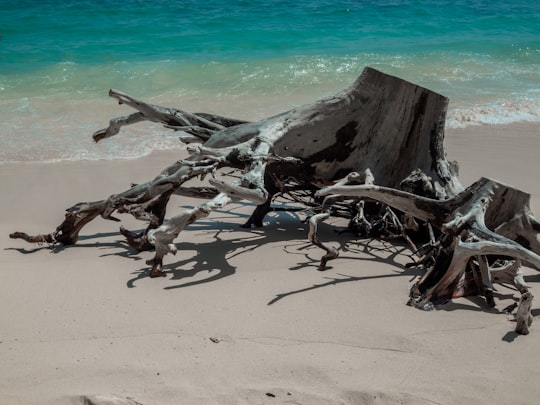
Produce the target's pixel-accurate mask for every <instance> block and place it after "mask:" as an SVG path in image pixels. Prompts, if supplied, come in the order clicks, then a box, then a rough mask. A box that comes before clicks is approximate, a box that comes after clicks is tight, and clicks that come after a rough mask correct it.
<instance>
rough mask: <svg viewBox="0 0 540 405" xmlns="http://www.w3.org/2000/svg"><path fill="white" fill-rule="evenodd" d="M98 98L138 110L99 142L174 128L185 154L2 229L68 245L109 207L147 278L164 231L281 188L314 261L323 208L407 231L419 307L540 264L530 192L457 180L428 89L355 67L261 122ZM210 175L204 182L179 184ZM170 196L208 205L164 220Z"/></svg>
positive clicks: (376, 228)
mask: <svg viewBox="0 0 540 405" xmlns="http://www.w3.org/2000/svg"><path fill="white" fill-rule="evenodd" d="M109 95H110V96H111V97H113V98H116V99H117V100H118V101H119V103H121V104H127V105H129V106H130V107H132V108H134V109H135V110H136V112H135V113H133V114H131V115H129V116H126V117H120V118H116V119H113V120H111V121H110V124H109V126H108V127H107V128H105V129H103V130H100V131H97V132H96V133H95V134H94V135H93V137H94V140H95V141H96V142H98V141H102V140H103V139H105V138H109V137H112V136H114V135H116V134H118V132H119V131H120V129H121V127H122V126H124V125H129V124H134V123H137V122H140V121H143V120H150V121H155V122H160V123H162V124H163V125H164V126H165V127H167V128H170V129H173V130H177V131H181V134H182V135H181V136H180V139H181V140H183V141H184V142H186V143H189V145H188V151H189V152H190V155H191V156H190V157H189V158H188V159H186V160H182V161H178V162H175V163H173V164H172V165H171V166H169V167H167V168H166V169H165V170H163V172H162V173H160V174H159V175H158V176H157V177H155V178H154V179H153V180H150V181H148V182H146V183H143V184H139V185H135V186H133V187H131V188H129V189H128V190H126V191H124V192H121V193H119V194H115V195H112V196H109V197H108V198H106V199H105V200H102V201H98V202H93V203H79V204H76V205H74V206H73V207H71V208H69V209H68V210H67V212H66V219H65V220H64V222H62V223H61V224H60V225H59V226H58V227H57V229H56V230H55V231H54V232H52V233H49V234H44V235H36V236H29V235H27V234H26V233H23V232H15V233H13V234H11V237H12V238H20V239H24V240H26V241H28V242H32V243H39V242H46V243H50V244H54V243H63V244H73V243H75V242H76V241H77V238H78V234H79V232H80V231H81V229H82V228H83V227H84V226H85V225H86V224H87V223H88V222H90V221H91V220H93V219H94V218H95V217H97V216H98V215H100V216H102V217H104V218H106V219H111V220H117V219H116V218H114V217H113V216H112V215H113V213H114V212H128V213H131V214H132V215H134V216H135V217H136V218H138V219H141V220H144V221H146V222H147V223H148V228H147V230H146V231H145V232H143V233H140V234H136V233H133V232H130V231H128V230H125V229H123V228H122V234H123V235H125V236H126V237H127V239H128V242H129V243H130V244H131V245H132V246H134V247H136V248H137V249H139V250H145V249H155V252H156V253H155V256H154V258H153V259H152V260H151V261H150V262H149V263H150V264H151V265H152V268H151V271H150V273H149V274H150V276H151V277H157V276H161V275H164V272H163V270H162V263H163V258H164V256H165V255H166V254H167V253H173V254H174V253H176V247H175V245H174V240H175V239H176V238H177V237H178V235H179V234H180V232H181V231H182V230H183V229H184V228H185V227H186V226H188V225H189V224H191V223H193V222H194V221H196V220H197V219H199V218H202V217H206V216H208V215H210V214H211V212H212V211H213V210H214V209H216V208H222V207H224V206H225V205H227V204H229V203H231V202H235V201H238V200H247V201H251V202H252V203H254V204H255V205H256V206H257V208H256V209H255V211H254V213H253V215H252V216H251V218H250V219H249V220H248V222H247V223H246V225H245V226H246V227H251V226H262V223H263V219H264V216H265V215H266V213H267V212H269V211H271V210H272V200H273V199H274V198H275V197H276V196H287V198H289V199H290V200H291V201H295V202H296V203H300V204H301V205H302V206H304V207H305V208H306V209H309V210H311V211H313V212H315V215H314V216H313V217H312V218H311V220H310V232H309V235H308V237H309V240H310V241H311V242H312V243H314V244H315V245H317V246H319V247H321V248H322V249H324V250H325V251H326V255H325V256H324V257H323V259H322V260H321V266H320V270H324V269H325V266H326V262H327V261H328V260H331V259H335V258H336V257H337V256H338V251H337V250H336V249H334V248H331V247H327V246H325V244H324V243H323V242H321V241H320V240H319V238H318V237H317V226H318V224H319V223H320V222H321V221H324V220H325V219H327V218H329V217H331V216H341V217H346V218H349V219H350V223H349V228H350V229H351V230H352V231H353V232H355V233H356V234H364V235H366V236H370V237H390V238H396V237H400V238H403V239H404V240H405V241H407V243H409V245H410V246H411V248H412V249H413V250H415V251H417V253H418V255H419V259H418V261H417V262H416V263H415V265H418V266H423V267H424V268H426V273H425V275H424V276H423V277H422V279H421V280H420V281H419V282H418V283H417V284H416V285H415V286H414V287H413V289H412V291H411V300H410V303H411V304H412V305H415V306H418V307H423V308H426V307H429V306H431V305H433V304H434V303H439V302H444V301H445V300H448V299H450V298H452V297H455V296H459V295H464V294H470V293H475V294H483V295H484V296H485V297H486V300H487V302H488V305H489V306H493V305H495V303H494V301H493V293H492V292H493V286H492V283H493V282H497V281H499V282H500V281H502V280H504V282H507V281H508V280H511V281H512V282H513V283H514V284H515V285H516V287H517V288H518V289H519V291H520V292H521V293H523V294H526V293H527V292H528V287H527V286H526V284H525V282H524V280H523V278H522V276H521V272H520V269H519V268H520V265H521V262H522V261H523V262H526V263H528V264H531V265H533V266H536V267H538V268H540V256H538V254H539V253H540V244H539V241H538V232H539V231H540V224H539V223H538V221H537V220H536V219H535V218H534V216H533V215H532V213H531V211H530V209H529V198H530V197H529V195H528V194H526V193H524V192H522V191H519V190H516V189H514V188H512V187H508V186H505V185H502V184H500V183H498V182H496V181H494V180H490V179H485V178H481V179H480V180H479V181H478V182H476V183H474V184H473V185H472V186H470V187H469V188H467V189H466V190H464V188H463V186H462V185H461V183H460V181H459V179H458V176H457V164H456V163H453V162H448V161H447V159H446V156H445V151H444V142H443V141H444V125H445V118H446V109H447V105H448V99H447V98H446V97H444V96H442V95H440V94H437V93H435V92H433V91H430V90H428V89H425V88H423V87H420V86H418V85H415V84H412V83H409V82H407V81H405V80H402V79H400V78H397V77H393V76H390V75H387V74H384V73H382V72H379V71H377V70H375V69H372V68H366V69H364V71H363V73H362V74H361V75H360V77H359V78H358V79H357V80H356V81H355V82H354V83H353V84H352V86H351V87H349V88H348V89H345V90H343V91H342V92H340V93H338V94H336V95H335V96H332V97H328V98H325V99H322V100H319V101H316V102H314V103H311V104H308V105H305V106H301V107H298V108H295V109H292V110H290V111H287V112H285V113H282V114H279V115H276V116H273V117H270V118H267V119H264V120H261V121H258V122H245V121H241V120H235V119H231V118H225V117H221V116H217V115H213V114H207V113H195V114H191V113H187V112H185V111H182V110H178V109H174V108H167V107H160V106H155V105H151V104H147V103H144V102H142V101H140V100H137V99H134V98H133V97H131V96H129V95H127V94H124V93H122V92H119V91H116V90H111V91H110V93H109ZM224 167H227V168H232V169H233V170H235V171H236V173H237V176H236V178H235V179H233V180H231V182H225V181H222V180H219V179H217V178H215V177H214V176H213V173H214V172H215V171H216V170H217V169H220V168H224ZM359 173H362V174H359ZM207 174H208V175H210V176H209V180H208V183H209V186H205V187H198V188H195V187H189V186H185V185H184V183H186V182H187V181H189V180H190V179H192V178H194V177H197V176H201V175H207ZM173 193H176V194H182V195H189V196H196V197H200V198H202V199H208V201H206V202H204V203H202V204H200V205H198V206H196V207H193V208H191V209H188V210H186V211H185V212H183V213H181V214H179V215H177V216H174V217H172V218H170V219H169V220H168V221H165V217H166V206H167V203H168V201H169V197H170V196H171V194H173ZM413 239H414V240H413ZM418 246H420V247H418ZM520 325H521V324H520ZM522 329H523V328H522ZM523 330H525V329H523Z"/></svg>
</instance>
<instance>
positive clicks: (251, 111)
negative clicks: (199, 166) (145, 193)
mask: <svg viewBox="0 0 540 405" xmlns="http://www.w3.org/2000/svg"><path fill="white" fill-rule="evenodd" d="M537 3H538V2H532V1H512V2H508V1H500V0H491V1H397V0H394V1H344V0H334V1H326V0H317V1H302V0H296V1H279V0H277V1H264V0H263V1H257V2H251V1H239V0H236V1H216V0H206V1H204V2H201V1H193V0H192V1H172V0H167V1H165V0H163V1H129V0H124V1H117V0H108V1H107V0H105V1H45V0H40V1H21V0H19V1H16V2H15V1H3V0H0V10H1V11H0V35H1V38H0V142H1V144H2V148H1V150H0V162H8V161H57V160H78V159H102V158H105V159H111V158H115V157H137V156H141V155H144V154H147V153H149V152H150V151H151V150H155V149H167V148H172V147H179V145H178V141H177V140H176V136H175V134H174V133H172V132H167V131H164V130H162V129H161V128H160V127H158V126H156V125H151V124H139V125H137V126H133V127H130V128H128V129H127V130H126V131H125V132H124V133H123V135H122V134H121V135H119V136H117V137H115V138H112V139H110V140H107V141H106V142H104V143H102V144H98V145H95V144H93V143H92V141H91V139H90V135H91V133H92V132H94V131H95V130H97V129H100V128H102V127H105V126H106V125H107V123H108V120H109V118H111V117H113V116H120V115H125V114H128V113H130V112H131V111H130V110H129V109H128V108H127V107H124V106H118V105H116V104H115V103H114V101H113V100H112V99H108V97H107V91H108V89H109V88H116V89H120V90H122V91H125V92H127V93H129V94H131V95H133V96H136V97H139V98H141V99H144V100H148V101H150V102H153V103H157V104H164V105H170V106H176V107H178V108H182V109H186V110H188V111H195V110H196V111H207V112H215V113H221V114H225V115H231V116H235V117H238V118H244V119H258V118H263V117H265V116H268V115H271V114H274V113H277V112H280V111H284V110H287V109H289V108H291V107H293V106H295V105H298V104H302V103H306V102H309V101H312V100H314V99H316V98H319V97H323V96H327V95H330V94H333V93H335V92H337V91H339V90H341V89H343V88H345V87H347V86H349V85H350V84H351V83H352V81H353V80H354V79H355V78H356V77H357V76H358V75H359V74H360V72H361V71H362V69H363V67H364V66H366V65H369V66H372V67H375V68H377V69H380V70H383V71H385V72H387V73H390V74H394V75H398V76H400V77H403V78H405V79H407V80H410V81H413V82H415V83H418V84H420V85H423V86H426V87H428V88H430V89H432V90H435V91H438V92H440V93H442V94H444V95H446V96H448V97H450V100H451V104H450V111H449V118H448V122H447V125H448V126H450V127H462V126H468V125H481V124H489V123H493V124H497V123H510V122H517V121H533V122H539V121H540V29H539V28H538V27H540V5H538V4H537Z"/></svg>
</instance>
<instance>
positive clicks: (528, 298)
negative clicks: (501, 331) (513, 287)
mask: <svg viewBox="0 0 540 405" xmlns="http://www.w3.org/2000/svg"><path fill="white" fill-rule="evenodd" d="M533 298H534V296H533V295H532V294H531V293H530V292H526V293H524V294H522V295H521V298H520V299H519V304H518V309H517V312H516V329H515V330H516V333H519V334H520V335H528V334H529V326H531V324H532V322H533V317H532V315H531V307H532V301H533Z"/></svg>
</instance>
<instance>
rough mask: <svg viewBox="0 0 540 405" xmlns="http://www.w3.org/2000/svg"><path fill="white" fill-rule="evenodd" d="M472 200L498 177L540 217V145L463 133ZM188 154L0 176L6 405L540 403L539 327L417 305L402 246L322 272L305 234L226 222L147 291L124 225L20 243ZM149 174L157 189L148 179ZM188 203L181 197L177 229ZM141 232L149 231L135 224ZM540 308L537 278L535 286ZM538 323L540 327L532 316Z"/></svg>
mask: <svg viewBox="0 0 540 405" xmlns="http://www.w3.org/2000/svg"><path fill="white" fill-rule="evenodd" d="M446 145H447V151H448V157H449V158H450V159H453V160H454V159H455V160H458V161H460V162H461V173H462V175H461V178H462V181H463V183H464V184H465V185H468V184H470V183H471V182H472V181H474V180H476V179H477V178H479V177H480V176H487V177H492V178H495V179H498V180H501V181H503V182H505V183H509V184H512V185H514V186H516V187H518V188H521V189H523V190H526V191H528V192H530V193H531V194H532V196H533V202H532V207H533V210H534V211H536V212H537V213H538V215H539V216H540V186H539V182H538V178H540V164H539V163H538V152H539V150H540V131H539V130H538V127H534V126H531V125H513V126H510V127H472V128H469V129H466V130H454V131H450V132H449V134H448V136H447V143H446ZM177 157H178V154H172V153H161V154H156V155H153V156H151V157H148V158H144V159H140V160H131V161H129V160H127V161H114V162H110V161H102V162H78V163H69V164H67V163H66V164H29V165H3V166H0V185H1V187H2V190H3V191H2V198H1V199H0V215H1V221H0V243H1V245H2V249H1V250H0V365H1V366H0V403H1V404H25V405H28V404H48V403H69V402H74V403H77V398H78V396H80V395H97V394H106V395H109V394H114V395H117V396H120V397H131V398H134V399H135V400H136V401H138V402H140V403H143V404H147V405H149V404H156V405H158V404H159V405H168V404H171V405H172V404H175V405H176V404H183V405H184V404H194V405H199V404H201V405H202V404H205V405H206V404H220V405H221V404H284V403H287V404H303V405H310V404H314V405H317V404H434V403H435V404H468V403H474V404H480V403H481V404H483V403H485V404H505V403H513V404H530V403H534V402H536V400H537V399H538V398H539V397H540V386H539V385H538V380H539V378H540V367H539V363H538V359H539V355H538V347H539V345H538V341H539V340H538V335H539V333H540V330H539V327H538V325H536V324H533V326H532V328H531V331H532V333H531V334H530V335H529V336H526V337H521V336H519V337H518V336H517V335H515V334H514V333H513V332H512V330H513V328H514V326H515V324H514V323H513V322H512V321H511V320H509V319H508V318H507V316H506V315H504V314H502V313H500V312H499V311H500V310H501V309H502V308H504V307H505V306H507V305H509V304H510V303H512V302H513V300H514V299H515V297H516V294H515V292H514V291H512V290H510V289H508V288H504V287H502V288H499V293H498V295H497V308H496V309H495V310H491V311H490V310H486V309H485V308H484V306H483V303H482V300H479V299H461V300H456V301H455V302H453V303H450V304H448V305H446V306H443V307H441V308H440V310H438V311H435V312H423V311H420V310H416V309H413V308H410V307H407V306H406V305H405V302H406V300H407V296H408V290H409V286H410V283H411V282H412V281H413V280H414V278H415V276H417V275H418V274H419V273H418V271H417V270H414V269H407V270H405V269H404V268H403V266H402V264H403V263H405V262H406V261H407V257H406V256H404V255H400V253H401V252H402V251H403V248H401V247H399V246H392V245H387V244H383V243H380V242H371V243H369V244H367V245H366V244H365V243H358V242H355V241H350V240H348V238H347V236H345V235H343V236H340V235H337V234H336V233H334V232H333V229H332V228H331V227H329V226H327V227H323V229H322V230H321V231H322V233H321V238H324V239H325V240H333V241H335V242H334V243H335V245H336V246H338V245H339V246H341V248H342V253H341V257H340V258H339V259H338V260H336V261H334V262H332V263H331V265H332V269H330V270H329V271H327V272H325V273H320V272H318V271H316V265H317V260H318V259H319V258H320V256H321V252H320V251H319V250H318V249H316V248H313V247H311V246H310V245H309V244H308V243H307V242H306V233H307V229H306V226H305V225H304V224H302V223H300V222H299V220H298V219H299V217H297V216H296V215H290V214H281V215H275V214H274V215H271V216H270V217H269V218H268V225H267V226H266V228H264V229H262V230H253V231H246V230H242V229H239V228H238V224H240V223H242V222H243V221H245V219H246V215H247V214H249V212H250V207H249V206H246V205H235V206H231V207H230V208H229V209H228V210H226V211H221V212H216V213H214V214H213V215H212V216H211V217H210V218H208V219H207V220H203V221H201V222H199V223H197V224H195V225H193V226H191V227H190V228H189V229H188V230H186V231H185V232H184V233H182V235H181V236H180V237H179V239H178V240H177V245H178V248H179V250H180V251H179V253H178V254H177V256H175V257H167V258H166V270H167V271H168V276H167V277H166V278H161V279H154V280H151V279H148V278H145V277H144V275H145V271H146V270H147V266H146V265H145V263H144V260H145V259H147V258H149V257H151V254H150V253H143V254H140V255H132V254H130V252H129V250H128V249H126V246H125V245H124V244H123V242H122V238H121V237H120V236H119V235H118V234H117V232H116V230H117V226H118V224H116V223H112V222H105V221H103V220H101V219H99V220H96V221H95V222H94V223H92V224H90V225H89V226H88V227H87V228H85V231H84V232H83V233H82V234H83V238H81V241H80V243H79V244H78V245H76V246H74V247H69V248H58V249H49V248H46V247H42V248H34V247H32V246H30V245H27V244H25V243H24V242H22V241H13V240H10V239H9V238H8V234H9V233H10V232H12V231H15V230H24V231H28V232H30V233H33V232H49V231H52V230H53V229H54V228H55V226H56V225H58V224H59V223H60V222H61V220H62V218H63V210H64V209H65V208H67V207H69V206H70V205H71V204H73V203H76V202H79V201H86V200H90V201H92V200H97V199H101V198H103V197H105V196H107V195H109V194H110V193H114V192H118V191H120V190H123V189H124V188H126V186H128V185H129V184H130V183H131V182H138V181H142V180H145V179H147V178H148V177H151V175H153V174H154V173H157V172H158V171H159V170H160V169H161V168H162V167H163V166H164V162H172V161H173V160H174V159H176V158H177ZM149 173H150V174H149ZM192 203H193V201H189V200H181V199H180V198H175V199H174V200H173V201H172V202H171V204H170V206H171V213H172V212H174V211H178V210H180V209H181V206H183V205H189V204H192ZM123 219H124V220H125V223H126V225H127V227H128V228H135V229H137V228H139V227H141V224H140V223H137V222H134V221H133V220H132V219H131V218H128V217H123ZM527 274H528V275H527V281H528V282H530V284H531V286H532V289H533V292H534V291H535V290H536V289H537V288H538V285H539V282H540V277H539V275H538V273H537V272H536V271H532V270H528V271H527ZM533 308H535V309H534V311H533V314H534V315H535V316H537V315H538V314H539V313H540V311H539V310H538V309H537V308H538V302H537V303H536V304H533Z"/></svg>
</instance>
